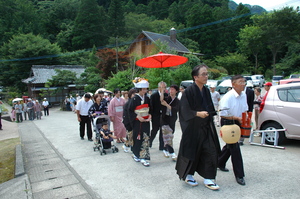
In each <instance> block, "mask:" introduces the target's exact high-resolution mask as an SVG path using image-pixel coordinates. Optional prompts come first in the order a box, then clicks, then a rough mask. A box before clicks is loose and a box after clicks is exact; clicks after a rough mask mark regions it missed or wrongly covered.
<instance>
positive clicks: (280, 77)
mask: <svg viewBox="0 0 300 199" xmlns="http://www.w3.org/2000/svg"><path fill="white" fill-rule="evenodd" d="M282 78H283V77H282V76H274V77H273V80H281V79H282Z"/></svg>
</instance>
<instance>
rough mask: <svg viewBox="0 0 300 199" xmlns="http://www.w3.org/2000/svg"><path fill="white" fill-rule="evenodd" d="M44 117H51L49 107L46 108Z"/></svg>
mask: <svg viewBox="0 0 300 199" xmlns="http://www.w3.org/2000/svg"><path fill="white" fill-rule="evenodd" d="M44 115H45V116H46V115H47V116H48V115H49V108H48V107H46V108H45V107H44Z"/></svg>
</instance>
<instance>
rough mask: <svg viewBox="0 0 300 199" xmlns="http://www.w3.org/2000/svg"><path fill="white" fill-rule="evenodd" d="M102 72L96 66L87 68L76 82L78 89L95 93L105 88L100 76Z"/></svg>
mask: <svg viewBox="0 0 300 199" xmlns="http://www.w3.org/2000/svg"><path fill="white" fill-rule="evenodd" d="M100 74H101V71H100V70H99V69H97V68H96V67H95V66H91V67H87V68H86V69H85V71H84V72H83V73H82V74H81V76H80V78H79V79H78V80H77V81H76V87H77V88H83V87H84V91H85V92H92V93H94V92H95V91H96V90H97V89H98V88H101V87H104V83H103V80H102V78H101V76H100Z"/></svg>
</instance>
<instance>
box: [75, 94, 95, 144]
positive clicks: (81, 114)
mask: <svg viewBox="0 0 300 199" xmlns="http://www.w3.org/2000/svg"><path fill="white" fill-rule="evenodd" d="M91 97H92V96H91V95H90V94H89V93H86V94H85V95H84V97H83V98H82V99H80V100H79V101H78V103H77V105H76V113H77V120H78V122H79V132H80V138H81V139H82V140H84V134H85V133H84V131H85V126H86V130H87V133H86V134H87V137H88V140H89V141H93V139H92V137H93V133H92V126H91V120H90V118H89V109H90V107H91V106H92V105H93V101H92V100H91Z"/></svg>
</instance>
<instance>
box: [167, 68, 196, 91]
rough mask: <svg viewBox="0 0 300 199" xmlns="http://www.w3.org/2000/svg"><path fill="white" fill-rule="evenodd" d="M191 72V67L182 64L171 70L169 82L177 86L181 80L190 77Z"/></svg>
mask: <svg viewBox="0 0 300 199" xmlns="http://www.w3.org/2000/svg"><path fill="white" fill-rule="evenodd" d="M191 73H192V69H191V67H190V66H188V65H183V66H180V67H179V68H177V69H173V70H171V77H172V79H171V81H170V83H171V84H176V85H177V86H179V85H180V83H181V82H182V81H184V80H189V79H192V76H191ZM171 84H170V85H171Z"/></svg>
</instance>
